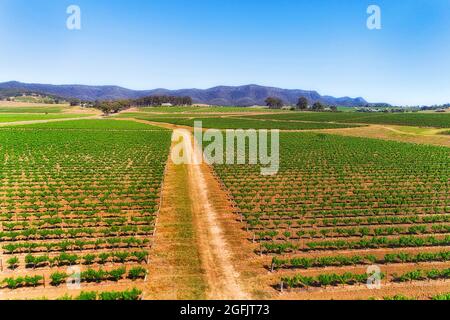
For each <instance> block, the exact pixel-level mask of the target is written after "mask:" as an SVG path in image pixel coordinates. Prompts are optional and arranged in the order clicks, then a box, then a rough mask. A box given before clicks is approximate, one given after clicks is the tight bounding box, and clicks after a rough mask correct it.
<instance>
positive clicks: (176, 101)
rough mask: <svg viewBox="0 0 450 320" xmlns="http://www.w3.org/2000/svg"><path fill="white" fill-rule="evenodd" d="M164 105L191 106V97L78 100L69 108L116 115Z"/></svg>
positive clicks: (73, 100)
mask: <svg viewBox="0 0 450 320" xmlns="http://www.w3.org/2000/svg"><path fill="white" fill-rule="evenodd" d="M164 104H170V105H172V106H191V105H192V98H191V97H174V96H148V97H142V98H138V99H121V100H102V101H99V100H96V101H94V102H92V101H81V100H79V99H72V100H70V105H71V106H79V105H81V106H83V107H91V108H95V109H99V110H101V111H102V112H103V113H105V114H110V113H118V112H120V111H123V110H126V109H129V108H132V107H140V108H142V107H155V106H161V105H164Z"/></svg>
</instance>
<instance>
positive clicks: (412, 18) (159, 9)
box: [0, 0, 450, 105]
mask: <svg viewBox="0 0 450 320" xmlns="http://www.w3.org/2000/svg"><path fill="white" fill-rule="evenodd" d="M71 4H76V5H79V6H80V8H81V11H82V17H81V22H82V29H81V30H79V31H70V30H68V29H67V28H66V19H67V17H68V15H67V14H66V9H67V7H68V6H69V5H71ZM371 4H376V5H379V6H380V8H381V10H382V29H381V30H369V29H367V27H366V20H367V17H368V15H367V13H366V10H367V7H368V6H369V5H371ZM0 43H1V50H0V81H9V80H18V81H24V82H39V83H53V84H72V83H82V84H92V85H99V84H117V85H121V86H125V87H129V88H132V89H151V88H155V87H166V88H170V89H177V88H193V87H197V88H208V87H212V86H215V85H241V84H250V83H256V84H261V85H270V86H277V87H283V88H297V89H309V90H317V91H319V92H320V93H321V94H327V95H334V96H347V95H348V96H353V97H356V96H362V97H364V98H366V99H368V100H369V101H372V102H378V101H383V102H384V101H386V102H390V103H393V104H407V105H415V104H434V103H447V102H450V1H449V0H395V1H394V0H386V1H383V0H371V1H366V0H314V1H302V0H289V1H288V0H277V1H275V0H148V1H142V0H141V1H138V0H126V1H125V0H124V1H118V0H95V1H92V0H71V1H66V0H0Z"/></svg>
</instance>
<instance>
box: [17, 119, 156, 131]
mask: <svg viewBox="0 0 450 320" xmlns="http://www.w3.org/2000/svg"><path fill="white" fill-rule="evenodd" d="M15 128H18V127H15ZM20 128H25V129H49V130H50V129H59V130H60V129H67V130H99V131H104V130H119V131H120V130H141V131H143V130H147V131H148V130H165V129H163V128H160V127H155V126H150V125H147V124H143V123H138V122H133V121H123V120H111V119H100V120H96V119H95V120H91V119H86V120H74V121H61V122H49V123H37V124H28V125H23V126H20Z"/></svg>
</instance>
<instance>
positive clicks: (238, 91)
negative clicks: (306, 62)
mask: <svg viewBox="0 0 450 320" xmlns="http://www.w3.org/2000/svg"><path fill="white" fill-rule="evenodd" d="M21 90H22V91H26V92H38V93H43V94H49V95H54V96H59V97H63V98H66V99H69V98H77V99H81V100H87V101H94V100H115V99H136V98H140V97H144V96H150V95H173V96H190V97H191V98H192V99H193V101H194V103H203V104H209V105H222V106H252V105H264V100H265V99H266V98H267V97H270V96H273V97H277V98H280V99H282V100H283V101H284V102H285V103H287V104H295V103H297V100H298V98H299V97H300V96H304V97H306V98H307V99H308V100H309V101H310V102H311V103H314V102H322V103H325V104H327V105H337V106H348V107H354V106H364V105H366V104H368V102H367V101H366V100H365V99H363V98H361V97H358V98H350V97H341V98H335V97H332V96H327V95H324V96H323V95H320V94H319V93H318V92H316V91H307V90H297V89H281V88H275V87H265V86H259V85H254V84H251V85H244V86H236V87H231V86H218V87H214V88H209V89H181V90H168V89H154V90H131V89H126V88H122V87H118V86H87V85H50V84H31V83H22V82H17V81H11V82H4V83H0V92H1V91H21Z"/></svg>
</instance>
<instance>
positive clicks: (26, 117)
mask: <svg viewBox="0 0 450 320" xmlns="http://www.w3.org/2000/svg"><path fill="white" fill-rule="evenodd" d="M89 116H92V115H90V114H69V113H62V114H0V123H5V122H22V121H34V120H54V119H71V118H84V117H89Z"/></svg>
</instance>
